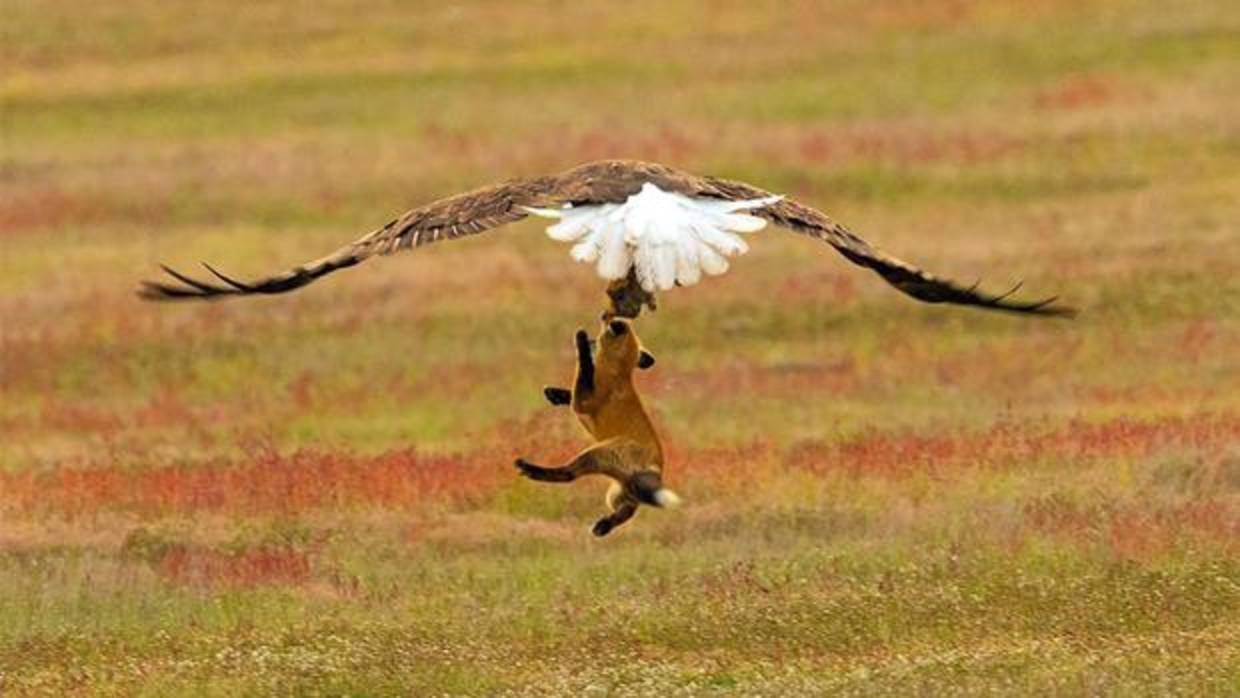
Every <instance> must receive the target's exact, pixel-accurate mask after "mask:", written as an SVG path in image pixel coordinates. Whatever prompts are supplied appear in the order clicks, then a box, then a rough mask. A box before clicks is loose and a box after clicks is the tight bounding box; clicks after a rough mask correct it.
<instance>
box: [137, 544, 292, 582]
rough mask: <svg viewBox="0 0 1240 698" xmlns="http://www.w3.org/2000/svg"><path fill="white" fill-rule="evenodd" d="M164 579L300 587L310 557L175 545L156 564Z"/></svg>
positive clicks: (281, 551)
mask: <svg viewBox="0 0 1240 698" xmlns="http://www.w3.org/2000/svg"><path fill="white" fill-rule="evenodd" d="M155 571H156V573H157V574H159V576H160V577H162V578H163V579H165V580H167V581H170V582H174V583H177V584H187V585H192V586H243V587H255V586H260V585H266V584H301V583H304V582H306V581H308V580H309V579H310V574H311V563H310V556H309V555H308V554H306V553H304V552H299V551H295V550H285V549H255V550H243V551H240V552H234V553H229V552H220V551H216V550H210V549H207V548H197V547H191V546H177V547H174V548H172V549H170V550H168V551H167V552H166V553H164V555H163V556H162V557H161V558H160V560H159V562H157V563H156V564H155Z"/></svg>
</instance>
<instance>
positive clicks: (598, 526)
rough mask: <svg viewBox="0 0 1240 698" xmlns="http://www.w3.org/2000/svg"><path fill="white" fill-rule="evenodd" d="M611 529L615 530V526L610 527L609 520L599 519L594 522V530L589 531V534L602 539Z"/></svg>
mask: <svg viewBox="0 0 1240 698" xmlns="http://www.w3.org/2000/svg"><path fill="white" fill-rule="evenodd" d="M613 528H615V526H613V525H612V523H611V519H599V520H598V521H596V522H594V528H592V529H590V532H591V533H593V534H594V535H596V536H598V537H599V538H602V537H603V536H605V535H607V534H608V533H611V529H613Z"/></svg>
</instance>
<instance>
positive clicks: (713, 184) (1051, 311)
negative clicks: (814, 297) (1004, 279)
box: [679, 177, 1076, 317]
mask: <svg viewBox="0 0 1240 698" xmlns="http://www.w3.org/2000/svg"><path fill="white" fill-rule="evenodd" d="M679 184H680V190H681V191H684V192H685V193H689V192H688V191H686V190H693V191H692V193H693V194H696V195H698V196H711V197H719V198H724V199H729V200H734V201H740V200H752V199H759V198H763V197H767V196H770V195H771V193H770V192H768V191H765V190H763V189H759V188H758V187H755V186H752V185H749V184H746V183H744V182H736V181H730V180H725V179H716V178H713V177H693V178H691V179H681V180H680V182H679ZM748 213H749V214H751V215H754V216H757V217H759V218H763V219H765V220H767V221H770V222H771V223H774V224H775V225H777V226H779V227H781V228H786V229H788V230H791V231H792V232H794V233H800V234H802V235H808V236H809V237H812V238H816V239H818V240H821V241H823V242H825V243H827V244H828V245H830V246H832V247H834V248H835V250H836V251H837V252H839V253H840V254H841V255H843V256H844V257H845V258H846V259H847V260H848V261H850V262H852V263H853V264H856V265H858V266H862V267H865V268H867V269H870V270H872V271H874V272H875V273H876V274H878V275H879V276H881V277H883V279H884V280H885V281H886V282H887V283H889V284H891V285H892V286H895V287H896V288H897V289H899V290H900V291H901V292H903V293H905V294H908V295H910V296H912V297H913V298H916V299H917V300H919V301H923V302H926V303H951V304H954V305H971V306H976V307H979V308H985V309H989V310H1003V311H1007V312H1012V313H1023V314H1033V315H1048V316H1059V317H1072V316H1074V315H1076V310H1075V309H1074V308H1071V307H1068V306H1064V305H1060V304H1057V303H1056V301H1058V300H1059V299H1058V297H1057V296H1052V297H1050V298H1042V299H1039V300H1028V301H1027V300H1019V299H1016V298H1013V297H1012V295H1013V294H1014V293H1016V291H1017V290H1019V289H1020V287H1021V284H1019V283H1018V284H1016V286H1015V287H1013V288H1012V289H1010V290H1008V291H1006V292H1004V293H999V294H990V293H986V292H983V291H981V290H980V289H979V288H978V284H972V285H968V286H966V285H963V284H960V283H958V282H955V281H952V280H950V279H944V278H940V277H938V276H935V275H934V274H931V273H929V272H927V271H924V270H922V269H920V268H918V267H917V266H915V265H913V264H909V263H908V262H905V261H904V260H901V259H899V258H897V257H893V256H891V255H889V254H887V253H886V252H883V251H882V250H880V249H878V248H877V247H875V246H873V245H871V244H870V243H868V242H866V241H865V240H864V239H863V238H861V237H859V236H858V235H856V234H855V233H853V232H852V231H850V230H848V228H845V227H844V226H843V225H840V224H839V223H837V222H836V221H834V220H832V219H831V218H830V217H829V216H827V215H826V214H825V213H822V212H821V211H818V210H817V209H814V208H812V207H809V206H806V205H805V204H802V203H799V202H797V201H794V200H793V199H789V198H787V197H784V198H781V199H780V200H778V201H775V202H774V203H771V204H768V205H766V206H763V207H761V208H755V209H752V210H750V211H749V212H748Z"/></svg>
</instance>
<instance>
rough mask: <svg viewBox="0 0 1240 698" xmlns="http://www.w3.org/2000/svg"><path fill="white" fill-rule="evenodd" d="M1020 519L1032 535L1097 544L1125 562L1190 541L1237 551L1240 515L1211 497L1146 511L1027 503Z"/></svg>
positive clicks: (1057, 502) (1060, 502)
mask: <svg viewBox="0 0 1240 698" xmlns="http://www.w3.org/2000/svg"><path fill="white" fill-rule="evenodd" d="M1024 515H1025V520H1026V521H1027V522H1028V524H1029V525H1030V526H1031V527H1032V528H1033V529H1034V530H1035V531H1039V532H1042V533H1045V534H1048V535H1052V536H1055V537H1056V538H1061V539H1063V540H1067V541H1072V542H1077V543H1102V544H1104V545H1105V546H1106V547H1107V548H1109V549H1110V550H1111V551H1113V552H1114V553H1115V554H1116V555H1117V556H1119V557H1122V558H1125V559H1134V560H1143V559H1149V558H1151V557H1154V556H1156V555H1158V554H1160V553H1163V552H1166V551H1167V550H1169V549H1171V548H1172V547H1174V545H1175V544H1176V543H1177V542H1178V541H1183V540H1184V539H1185V538H1187V537H1189V536H1198V537H1204V538H1207V539H1209V540H1212V541H1215V542H1217V543H1220V544H1222V545H1224V546H1225V547H1228V548H1233V549H1240V512H1238V511H1236V510H1235V509H1234V508H1233V507H1230V506H1228V505H1227V504H1226V503H1225V502H1222V501H1219V500H1217V499H1211V498H1203V499H1196V500H1193V501H1190V502H1187V503H1184V504H1179V505H1176V506H1170V507H1162V508H1155V509H1151V510H1141V509H1134V508H1131V507H1124V508H1117V507H1112V506H1105V505H1099V504H1095V505H1091V506H1088V507H1082V506H1079V505H1077V504H1074V503H1071V502H1067V501H1064V500H1060V499H1056V498H1050V499H1043V500H1037V501H1034V502H1031V503H1029V504H1028V505H1026V506H1025V511H1024Z"/></svg>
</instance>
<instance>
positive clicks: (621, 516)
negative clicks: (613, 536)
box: [591, 502, 637, 538]
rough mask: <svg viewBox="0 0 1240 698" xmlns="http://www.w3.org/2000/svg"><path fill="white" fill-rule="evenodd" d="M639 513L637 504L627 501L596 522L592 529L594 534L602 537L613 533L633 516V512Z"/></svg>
mask: <svg viewBox="0 0 1240 698" xmlns="http://www.w3.org/2000/svg"><path fill="white" fill-rule="evenodd" d="M636 513H637V505H636V504H634V503H632V502H625V503H624V504H621V505H620V506H619V507H617V508H616V510H615V511H613V512H611V513H610V514H608V515H607V516H604V517H603V518H601V519H599V520H598V521H595V522H594V528H592V529H591V531H593V533H594V535H596V536H598V537H599V538H602V537H603V536H605V535H607V534H608V533H611V532H612V530H613V529H615V528H616V527H617V526H619V525H620V524H622V523H624V522H625V521H628V520H629V519H631V518H633V514H636Z"/></svg>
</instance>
